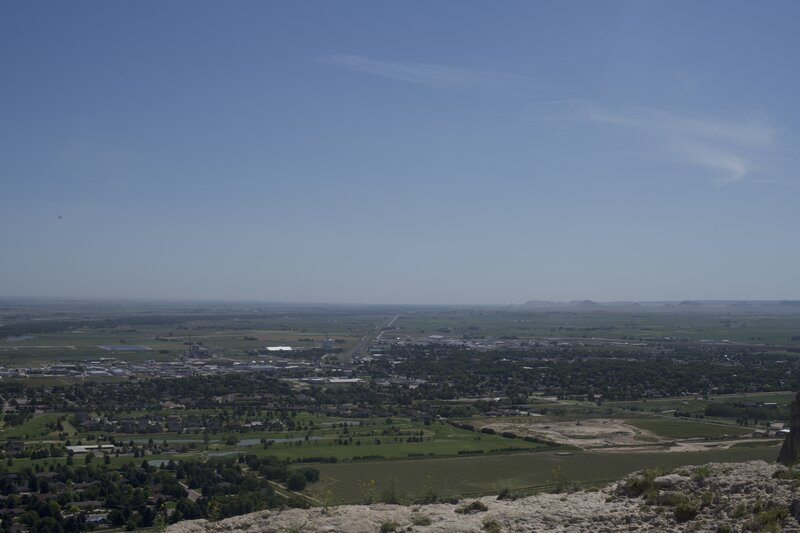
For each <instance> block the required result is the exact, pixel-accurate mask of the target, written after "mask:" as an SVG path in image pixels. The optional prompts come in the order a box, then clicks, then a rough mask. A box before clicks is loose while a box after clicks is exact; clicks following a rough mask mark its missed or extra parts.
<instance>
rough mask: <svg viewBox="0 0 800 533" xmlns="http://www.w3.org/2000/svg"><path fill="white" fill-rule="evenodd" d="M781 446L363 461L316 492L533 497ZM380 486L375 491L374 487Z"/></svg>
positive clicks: (767, 455)
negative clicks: (558, 488)
mask: <svg viewBox="0 0 800 533" xmlns="http://www.w3.org/2000/svg"><path fill="white" fill-rule="evenodd" d="M777 453H778V449H777V446H763V447H750V448H733V449H729V450H714V451H705V452H686V453H628V454H598V453H593V452H579V453H575V454H574V455H560V454H559V453H558V452H551V451H546V452H540V453H531V454H511V455H497V456H487V457H456V458H443V459H418V460H398V461H379V462H378V461H375V462H373V461H363V462H354V463H342V464H326V465H320V466H319V469H320V471H321V474H322V477H321V479H322V481H320V482H319V483H317V484H315V485H314V486H313V488H312V489H311V493H312V495H314V497H316V498H318V499H325V498H330V499H331V500H332V503H361V502H363V501H365V499H366V498H368V497H370V496H374V497H375V498H376V499H377V498H379V497H380V495H381V494H382V493H383V492H384V491H388V490H392V491H394V492H395V493H396V494H397V495H398V496H399V497H400V498H401V499H406V500H413V499H414V498H417V497H420V496H422V495H424V494H427V493H430V492H435V493H437V494H438V495H439V496H440V497H443V496H452V495H460V496H467V495H481V494H492V493H497V492H498V491H499V490H500V489H502V488H504V487H507V488H509V489H511V490H517V491H521V492H533V491H536V490H543V489H547V488H552V487H553V486H555V485H560V484H567V485H568V484H572V483H576V484H579V485H598V484H604V483H608V482H611V481H614V480H617V479H620V478H622V477H624V476H625V475H627V474H629V473H631V472H634V471H636V470H640V469H643V468H653V467H665V468H670V469H672V468H676V467H679V466H683V465H698V464H704V463H708V462H722V461H747V460H756V459H761V460H764V461H770V462H771V461H774V460H775V457H776V456H777ZM372 481H374V486H373V484H372V483H371V482H372Z"/></svg>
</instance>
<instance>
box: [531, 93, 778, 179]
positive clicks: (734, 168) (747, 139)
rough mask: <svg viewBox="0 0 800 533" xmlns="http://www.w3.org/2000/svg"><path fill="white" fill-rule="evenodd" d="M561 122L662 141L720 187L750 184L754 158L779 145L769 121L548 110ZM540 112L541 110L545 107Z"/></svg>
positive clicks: (587, 104)
mask: <svg viewBox="0 0 800 533" xmlns="http://www.w3.org/2000/svg"><path fill="white" fill-rule="evenodd" d="M546 107H548V108H550V109H557V110H558V111H557V113H556V115H557V117H558V118H559V119H565V118H566V119H567V120H569V121H582V122H591V123H596V124H606V125H610V126H618V127H623V128H628V129H631V130H634V131H637V132H640V133H642V134H644V135H647V136H650V137H653V138H655V139H657V140H658V141H659V143H660V145H661V146H662V148H663V149H665V150H669V151H671V152H672V153H673V154H675V155H676V156H678V157H680V158H681V159H683V160H684V161H686V162H689V163H693V164H697V165H701V166H703V167H705V168H707V169H709V170H712V171H714V172H715V175H716V178H715V179H716V181H717V182H718V183H722V184H724V183H732V182H735V181H739V180H741V179H742V178H744V177H745V176H746V175H747V174H748V173H749V172H750V171H751V170H753V169H754V168H755V167H756V164H755V163H754V162H753V160H752V159H753V157H755V156H756V155H757V152H758V150H763V149H765V148H768V147H770V146H772V145H773V144H774V143H775V137H776V130H775V128H773V127H772V126H770V125H769V123H768V122H767V121H766V120H764V119H763V118H749V119H744V120H739V121H732V120H720V119H710V118H707V117H695V116H686V115H680V114H676V113H670V112H666V111H662V110H658V109H653V108H647V107H628V108H623V109H611V108H608V107H604V106H601V105H599V104H597V103H595V102H591V101H586V100H564V101H559V102H551V103H549V104H546ZM537 109H539V110H541V107H538V108H537Z"/></svg>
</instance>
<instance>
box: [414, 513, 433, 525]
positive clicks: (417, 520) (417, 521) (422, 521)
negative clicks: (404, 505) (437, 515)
mask: <svg viewBox="0 0 800 533" xmlns="http://www.w3.org/2000/svg"><path fill="white" fill-rule="evenodd" d="M411 523H412V524H414V525H415V526H429V525H431V519H430V518H428V517H427V516H424V515H421V516H415V517H414V518H413V519H411Z"/></svg>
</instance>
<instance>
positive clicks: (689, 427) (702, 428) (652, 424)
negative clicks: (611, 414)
mask: <svg viewBox="0 0 800 533" xmlns="http://www.w3.org/2000/svg"><path fill="white" fill-rule="evenodd" d="M625 423H627V424H631V425H632V426H636V427H638V428H640V429H644V430H647V431H652V432H653V433H655V434H656V435H658V436H659V437H664V438H667V439H689V438H694V437H697V438H703V437H709V438H714V437H722V436H724V435H744V434H747V433H751V432H752V431H753V429H752V428H749V429H748V428H744V427H740V426H732V425H724V424H709V423H706V422H699V421H695V420H688V419H682V418H669V417H650V418H635V419H628V420H625Z"/></svg>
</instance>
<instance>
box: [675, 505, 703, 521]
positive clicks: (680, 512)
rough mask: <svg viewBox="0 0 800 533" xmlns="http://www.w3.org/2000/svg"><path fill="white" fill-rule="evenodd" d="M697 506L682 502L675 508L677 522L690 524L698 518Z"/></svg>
mask: <svg viewBox="0 0 800 533" xmlns="http://www.w3.org/2000/svg"><path fill="white" fill-rule="evenodd" d="M697 511H698V510H697V505H695V504H694V503H692V502H688V501H686V502H681V503H679V504H678V505H676V506H675V520H677V521H678V522H688V521H689V520H692V519H693V518H694V517H695V516H697Z"/></svg>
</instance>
